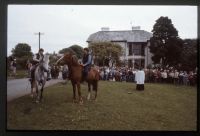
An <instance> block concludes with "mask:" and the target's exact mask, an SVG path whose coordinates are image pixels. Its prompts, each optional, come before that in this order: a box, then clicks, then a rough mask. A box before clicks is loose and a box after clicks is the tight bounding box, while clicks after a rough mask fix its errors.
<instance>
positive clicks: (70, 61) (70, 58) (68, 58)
mask: <svg viewBox="0 0 200 136" xmlns="http://www.w3.org/2000/svg"><path fill="white" fill-rule="evenodd" d="M60 61H64V62H65V63H66V64H67V65H77V64H78V58H77V57H76V56H75V55H73V54H71V53H65V54H64V56H62V57H61V58H60V59H59V60H58V61H57V62H56V63H57V64H58V63H59V62H60Z"/></svg>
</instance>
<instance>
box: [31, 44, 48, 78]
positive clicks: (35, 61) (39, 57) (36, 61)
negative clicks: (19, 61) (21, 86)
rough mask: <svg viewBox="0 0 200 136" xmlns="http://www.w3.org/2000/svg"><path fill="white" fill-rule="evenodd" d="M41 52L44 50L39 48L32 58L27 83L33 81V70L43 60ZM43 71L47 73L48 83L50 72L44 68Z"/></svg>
mask: <svg viewBox="0 0 200 136" xmlns="http://www.w3.org/2000/svg"><path fill="white" fill-rule="evenodd" d="M43 52H44V49H42V48H40V49H39V51H38V53H36V54H35V55H34V56H33V60H32V67H31V78H30V79H29V81H33V79H34V72H35V69H36V67H37V66H38V64H39V62H40V61H41V60H42V59H43V58H44V54H43ZM44 71H45V72H47V81H49V80H50V79H51V78H50V71H49V70H48V69H45V68H44Z"/></svg>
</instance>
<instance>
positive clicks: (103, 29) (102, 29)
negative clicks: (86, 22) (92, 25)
mask: <svg viewBox="0 0 200 136" xmlns="http://www.w3.org/2000/svg"><path fill="white" fill-rule="evenodd" d="M101 31H109V27H102V28H101Z"/></svg>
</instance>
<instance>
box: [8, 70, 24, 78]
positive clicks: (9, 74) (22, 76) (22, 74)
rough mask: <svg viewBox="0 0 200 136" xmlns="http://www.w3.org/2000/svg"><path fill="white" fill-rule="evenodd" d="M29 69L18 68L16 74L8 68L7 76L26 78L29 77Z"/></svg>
mask: <svg viewBox="0 0 200 136" xmlns="http://www.w3.org/2000/svg"><path fill="white" fill-rule="evenodd" d="M27 75H28V74H27V70H24V69H20V70H18V69H17V70H16V75H15V76H14V75H12V72H11V71H10V70H7V78H8V79H20V78H26V77H27Z"/></svg>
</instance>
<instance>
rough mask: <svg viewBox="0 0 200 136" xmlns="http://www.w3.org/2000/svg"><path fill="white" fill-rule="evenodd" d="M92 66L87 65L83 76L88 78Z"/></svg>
mask: <svg viewBox="0 0 200 136" xmlns="http://www.w3.org/2000/svg"><path fill="white" fill-rule="evenodd" d="M90 68H91V66H85V67H84V68H83V78H86V77H87V75H88V72H89V71H90Z"/></svg>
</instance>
